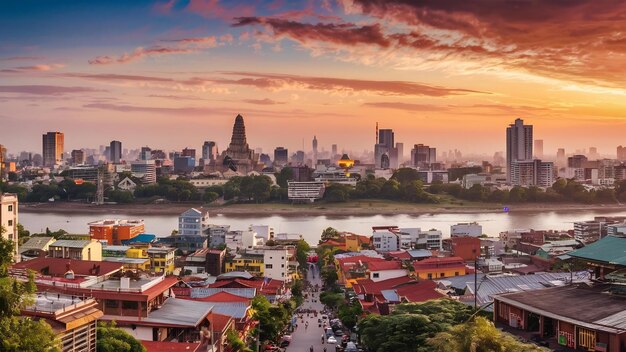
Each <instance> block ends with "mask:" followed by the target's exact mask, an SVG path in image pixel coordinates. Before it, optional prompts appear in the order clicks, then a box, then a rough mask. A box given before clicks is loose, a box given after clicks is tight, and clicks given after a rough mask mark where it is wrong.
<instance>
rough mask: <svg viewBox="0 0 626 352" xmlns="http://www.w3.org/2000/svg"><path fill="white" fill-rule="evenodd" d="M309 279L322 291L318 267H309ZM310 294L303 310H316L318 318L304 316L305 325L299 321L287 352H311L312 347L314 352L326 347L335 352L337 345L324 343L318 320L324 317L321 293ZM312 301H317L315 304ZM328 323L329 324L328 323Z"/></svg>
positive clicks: (328, 350)
mask: <svg viewBox="0 0 626 352" xmlns="http://www.w3.org/2000/svg"><path fill="white" fill-rule="evenodd" d="M313 276H315V278H313ZM307 279H308V281H309V283H310V284H311V286H315V285H316V284H317V285H319V287H320V291H321V287H322V280H321V279H320V272H319V269H318V268H317V266H316V265H312V266H310V267H309V270H308V274H307ZM307 293H308V298H307V299H306V301H305V302H304V303H303V304H302V307H301V308H302V309H314V310H317V311H318V315H317V317H315V315H314V314H309V315H307V314H304V315H303V318H304V323H303V322H302V320H300V319H298V328H297V329H296V330H295V331H294V332H293V334H292V335H291V336H292V339H291V344H290V345H289V347H287V352H309V351H310V348H311V346H313V351H314V352H324V347H326V351H327V352H334V351H335V345H333V344H326V343H324V344H323V343H322V335H324V331H323V329H322V328H321V327H320V326H319V325H320V324H319V323H318V322H317V319H320V318H321V316H322V313H321V312H322V310H323V309H324V305H323V304H321V303H320V302H319V292H315V293H311V292H307ZM312 299H314V300H316V302H315V303H313V302H312ZM306 322H308V323H309V326H308V328H305V325H306ZM327 323H328V322H327Z"/></svg>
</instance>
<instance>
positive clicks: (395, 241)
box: [372, 226, 443, 252]
mask: <svg viewBox="0 0 626 352" xmlns="http://www.w3.org/2000/svg"><path fill="white" fill-rule="evenodd" d="M372 242H373V244H374V248H376V251H378V252H389V251H397V250H401V249H412V248H415V247H426V248H428V249H441V248H442V242H443V234H442V233H441V231H439V230H435V229H431V230H428V231H422V230H421V229H420V228H419V227H413V228H398V227H395V226H390V227H388V226H375V227H373V228H372Z"/></svg>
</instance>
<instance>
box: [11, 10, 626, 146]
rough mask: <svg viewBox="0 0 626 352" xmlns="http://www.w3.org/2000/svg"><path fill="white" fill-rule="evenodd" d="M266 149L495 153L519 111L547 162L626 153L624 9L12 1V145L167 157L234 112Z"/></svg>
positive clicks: (223, 133) (218, 133) (228, 121)
mask: <svg viewBox="0 0 626 352" xmlns="http://www.w3.org/2000/svg"><path fill="white" fill-rule="evenodd" d="M237 113H241V114H242V115H243V116H244V118H245V121H246V128H247V131H248V142H249V143H250V145H251V146H252V147H261V148H263V150H264V151H265V152H270V151H271V150H273V148H274V147H275V146H285V147H288V148H289V149H290V151H295V150H296V149H301V148H302V140H303V139H305V141H306V146H305V149H306V150H310V145H311V139H312V138H313V135H317V138H318V140H319V143H320V146H321V147H323V148H325V149H326V150H329V149H330V145H331V144H333V143H336V144H338V145H339V149H340V150H353V151H359V152H360V151H363V150H364V149H370V150H371V149H373V144H374V128H375V123H376V122H379V125H380V127H381V128H393V129H394V130H395V132H396V141H398V142H404V143H405V152H406V148H407V147H408V146H409V145H412V144H416V143H425V144H430V145H431V146H435V147H437V148H438V149H439V150H441V151H444V150H448V149H454V148H457V149H460V150H462V151H463V152H464V153H486V154H493V152H495V151H502V150H504V137H505V132H504V131H505V128H506V126H507V125H508V124H509V123H512V122H513V120H514V119H515V118H516V117H521V118H523V119H524V120H525V121H526V122H527V123H531V124H533V125H534V126H535V138H538V139H544V150H545V154H547V155H554V154H555V153H556V149H557V148H558V147H564V148H566V150H567V152H568V153H569V152H573V151H574V150H575V149H583V148H587V149H588V148H589V147H590V146H596V147H598V148H599V151H600V153H601V154H604V155H607V156H611V155H614V154H615V147H616V146H617V145H620V144H622V145H626V2H624V1H603V0H601V1H597V0H572V1H557V0H542V1H539V0H537V1H530V0H529V1H518V0H516V1H491V0H475V1H451V0H438V1H423V0H415V1H409V0H406V1H400V0H397V1H382V0H379V1H377V0H337V1H335V0H316V1H302V2H296V1H288V0H284V1H281V0H274V1H261V0H258V1H254V0H253V1H218V0H170V1H99V2H98V1H85V2H77V1H54V2H51V1H30V0H27V1H17V0H8V1H2V2H1V3H0V144H3V145H5V146H6V147H7V148H8V149H9V153H17V152H19V151H21V150H30V151H35V152H41V151H40V149H41V134H42V133H44V132H46V131H55V130H58V131H61V132H64V133H65V149H66V151H69V150H71V149H75V148H81V147H97V146H99V145H104V144H108V143H109V142H110V141H111V140H113V139H117V140H120V141H122V143H123V144H124V148H138V147H140V146H142V145H149V146H151V147H153V148H161V149H166V150H173V149H182V148H184V147H192V148H196V149H200V146H201V145H202V143H203V141H205V140H214V141H216V142H217V143H218V146H219V148H220V150H221V149H225V147H226V145H227V143H228V141H229V139H230V133H231V128H232V124H233V121H234V117H235V115H236V114H237Z"/></svg>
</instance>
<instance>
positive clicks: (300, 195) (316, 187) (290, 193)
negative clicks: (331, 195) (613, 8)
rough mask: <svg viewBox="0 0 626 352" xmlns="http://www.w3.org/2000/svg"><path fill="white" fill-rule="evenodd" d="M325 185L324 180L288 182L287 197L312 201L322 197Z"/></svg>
mask: <svg viewBox="0 0 626 352" xmlns="http://www.w3.org/2000/svg"><path fill="white" fill-rule="evenodd" d="M325 190H326V186H325V183H324V182H321V181H320V182H317V181H316V182H289V183H288V184H287V197H288V198H289V199H290V200H294V201H307V202H311V203H313V202H314V201H315V200H316V199H322V197H324V191H325Z"/></svg>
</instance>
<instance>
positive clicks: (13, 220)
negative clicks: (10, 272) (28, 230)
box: [0, 192, 19, 261]
mask: <svg viewBox="0 0 626 352" xmlns="http://www.w3.org/2000/svg"><path fill="white" fill-rule="evenodd" d="M18 205H19V201H18V199H17V194H14V193H2V192H0V226H1V227H2V228H4V230H5V231H4V233H2V238H3V239H5V240H10V241H13V246H14V247H15V248H14V250H13V255H14V259H15V261H19V258H18V254H17V243H18V239H19V236H18V231H17V224H18V222H19V217H18V214H19V208H18Z"/></svg>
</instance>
